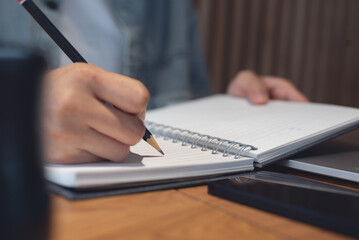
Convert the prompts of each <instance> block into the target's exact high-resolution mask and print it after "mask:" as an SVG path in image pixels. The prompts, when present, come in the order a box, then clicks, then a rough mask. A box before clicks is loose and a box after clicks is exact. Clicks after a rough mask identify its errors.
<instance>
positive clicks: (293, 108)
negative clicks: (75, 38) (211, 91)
mask: <svg viewBox="0 0 359 240" xmlns="http://www.w3.org/2000/svg"><path fill="white" fill-rule="evenodd" d="M146 120H148V121H150V122H155V123H160V124H166V125H169V126H172V127H178V128H182V129H187V130H191V131H195V132H199V133H201V134H208V135H210V136H213V137H219V138H223V139H228V140H231V141H238V142H241V143H245V144H250V145H253V146H255V147H257V148H258V150H255V151H251V152H252V153H254V154H255V156H258V155H260V154H262V153H264V152H267V151H270V150H273V149H276V148H278V147H283V146H286V145H288V144H290V143H293V142H296V141H298V140H299V139H301V140H303V139H306V138H310V137H312V136H314V135H315V134H318V133H325V132H329V131H330V130H331V129H332V128H337V127H340V126H345V125H347V123H353V122H358V121H359V110H358V109H354V108H348V107H339V106H333V105H325V104H313V103H310V104H307V103H295V102H285V101H270V102H269V103H268V104H265V105H253V104H251V103H250V102H249V101H247V100H246V99H240V98H236V97H231V96H228V95H215V96H212V97H208V98H202V99H198V100H195V101H190V102H185V103H182V104H178V105H175V106H169V107H166V108H162V109H158V110H153V111H149V112H148V114H147V117H146Z"/></svg>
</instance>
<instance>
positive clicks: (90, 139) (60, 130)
mask: <svg viewBox="0 0 359 240" xmlns="http://www.w3.org/2000/svg"><path fill="white" fill-rule="evenodd" d="M148 98H149V95H148V91H147V89H146V88H145V87H144V85H143V84H142V83H140V82H138V81H137V80H134V79H131V78H128V77H125V76H122V75H119V74H115V73H109V72H107V71H105V70H102V69H100V68H98V67H96V66H94V65H91V64H84V63H76V64H71V65H69V66H66V67H63V68H59V69H56V70H54V71H51V72H49V73H48V74H47V75H46V78H45V79H44V91H43V96H42V104H43V107H42V114H41V116H42V117H41V118H42V119H41V128H42V136H41V137H42V141H43V146H44V148H43V154H44V158H45V159H46V160H47V161H49V162H52V163H66V164H70V163H88V162H96V161H101V160H103V159H108V160H111V161H121V160H123V159H124V158H125V157H126V156H127V154H128V150H129V146H130V145H134V144H136V143H137V142H138V141H139V140H140V139H141V138H142V137H143V135H144V132H145V127H144V124H143V119H144V116H145V109H146V106H147V102H148ZM106 102H109V103H111V104H113V105H115V106H116V108H114V107H109V106H107V105H106Z"/></svg>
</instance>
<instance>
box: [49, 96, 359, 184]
mask: <svg viewBox="0 0 359 240" xmlns="http://www.w3.org/2000/svg"><path fill="white" fill-rule="evenodd" d="M146 119H147V121H146V126H147V128H148V129H149V130H150V131H151V132H152V133H153V134H154V135H155V137H156V140H157V142H158V143H159V145H160V146H161V148H162V149H163V150H164V152H165V156H162V155H161V154H159V153H158V152H156V151H155V150H154V149H152V148H151V147H150V146H149V145H148V144H146V143H145V142H143V141H140V142H139V143H138V144H137V145H135V146H133V147H131V152H130V154H129V156H128V157H127V158H126V159H125V161H124V162H122V163H112V162H101V163H93V164H82V165H55V164H47V165H46V166H45V173H46V177H47V179H48V180H49V181H51V182H53V183H55V184H58V185H61V186H65V187H68V188H80V189H81V188H85V189H86V188H102V187H111V186H136V185H137V186H138V185H142V184H144V183H146V184H148V183H151V182H154V183H155V182H162V183H163V182H172V181H184V180H185V179H195V178H203V177H213V176H220V175H225V174H230V173H240V172H245V171H251V170H253V169H254V166H258V167H262V166H264V165H266V164H269V163H271V162H273V161H276V160H279V159H282V158H285V157H287V156H289V155H292V154H294V153H297V152H298V151H301V150H303V149H306V148H308V147H310V146H312V145H314V144H316V143H319V142H322V141H325V140H327V139H330V138H333V137H335V136H338V135H340V134H343V133H345V132H347V131H350V130H352V129H356V128H358V126H359V109H355V108H349V107H342V106H334V105H325V104H314V103H294V102H285V101H271V102H270V103H269V104H266V105H260V106H255V105H252V104H251V103H250V102H248V101H247V100H246V99H240V98H235V97H231V96H228V95H214V96H211V97H206V98H202V99H197V100H193V101H188V102H185V103H180V104H176V105H171V106H168V107H163V108H160V109H156V110H152V111H148V112H147V117H146Z"/></svg>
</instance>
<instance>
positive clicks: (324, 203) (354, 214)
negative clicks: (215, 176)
mask: <svg viewBox="0 0 359 240" xmlns="http://www.w3.org/2000/svg"><path fill="white" fill-rule="evenodd" d="M261 179H263V180H261ZM208 192H209V193H210V194H212V195H214V196H217V197H221V198H224V199H227V200H230V201H234V202H238V203H242V204H246V205H249V206H251V207H255V208H259V209H262V210H265V211H268V212H272V213H275V214H279V215H283V216H285V217H289V218H293V219H296V220H299V221H303V222H306V223H309V224H313V225H316V226H319V227H322V228H326V229H328V230H331V231H336V232H339V233H342V234H346V235H350V236H353V237H359V229H358V226H359V205H358V202H359V192H356V191H351V190H347V189H343V188H339V187H335V186H331V185H327V184H323V183H318V182H315V181H311V180H307V179H303V178H299V177H295V176H290V175H286V174H281V173H271V172H265V171H263V172H258V173H257V176H256V174H253V176H252V177H251V176H250V177H248V178H231V179H228V180H221V181H217V182H213V183H210V184H209V185H208Z"/></svg>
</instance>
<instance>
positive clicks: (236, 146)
mask: <svg viewBox="0 0 359 240" xmlns="http://www.w3.org/2000/svg"><path fill="white" fill-rule="evenodd" d="M145 125H146V126H147V128H148V129H149V130H150V131H151V132H152V133H153V134H154V135H155V136H156V137H163V139H164V140H170V139H171V140H172V142H173V143H177V142H182V143H181V145H182V146H187V144H189V145H190V146H191V148H197V147H199V146H200V145H201V146H200V147H201V150H202V151H207V150H208V149H211V150H212V154H218V153H219V152H223V157H228V156H229V155H234V158H236V159H238V158H240V157H241V156H242V154H243V152H244V151H246V150H248V151H250V150H257V148H256V147H254V146H252V145H249V144H243V143H240V142H234V141H230V140H226V139H221V138H218V137H212V136H209V135H205V134H200V133H197V132H192V131H189V130H184V129H181V128H175V127H171V126H168V125H164V124H158V123H154V122H150V121H146V122H145ZM221 147H222V149H221Z"/></svg>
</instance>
